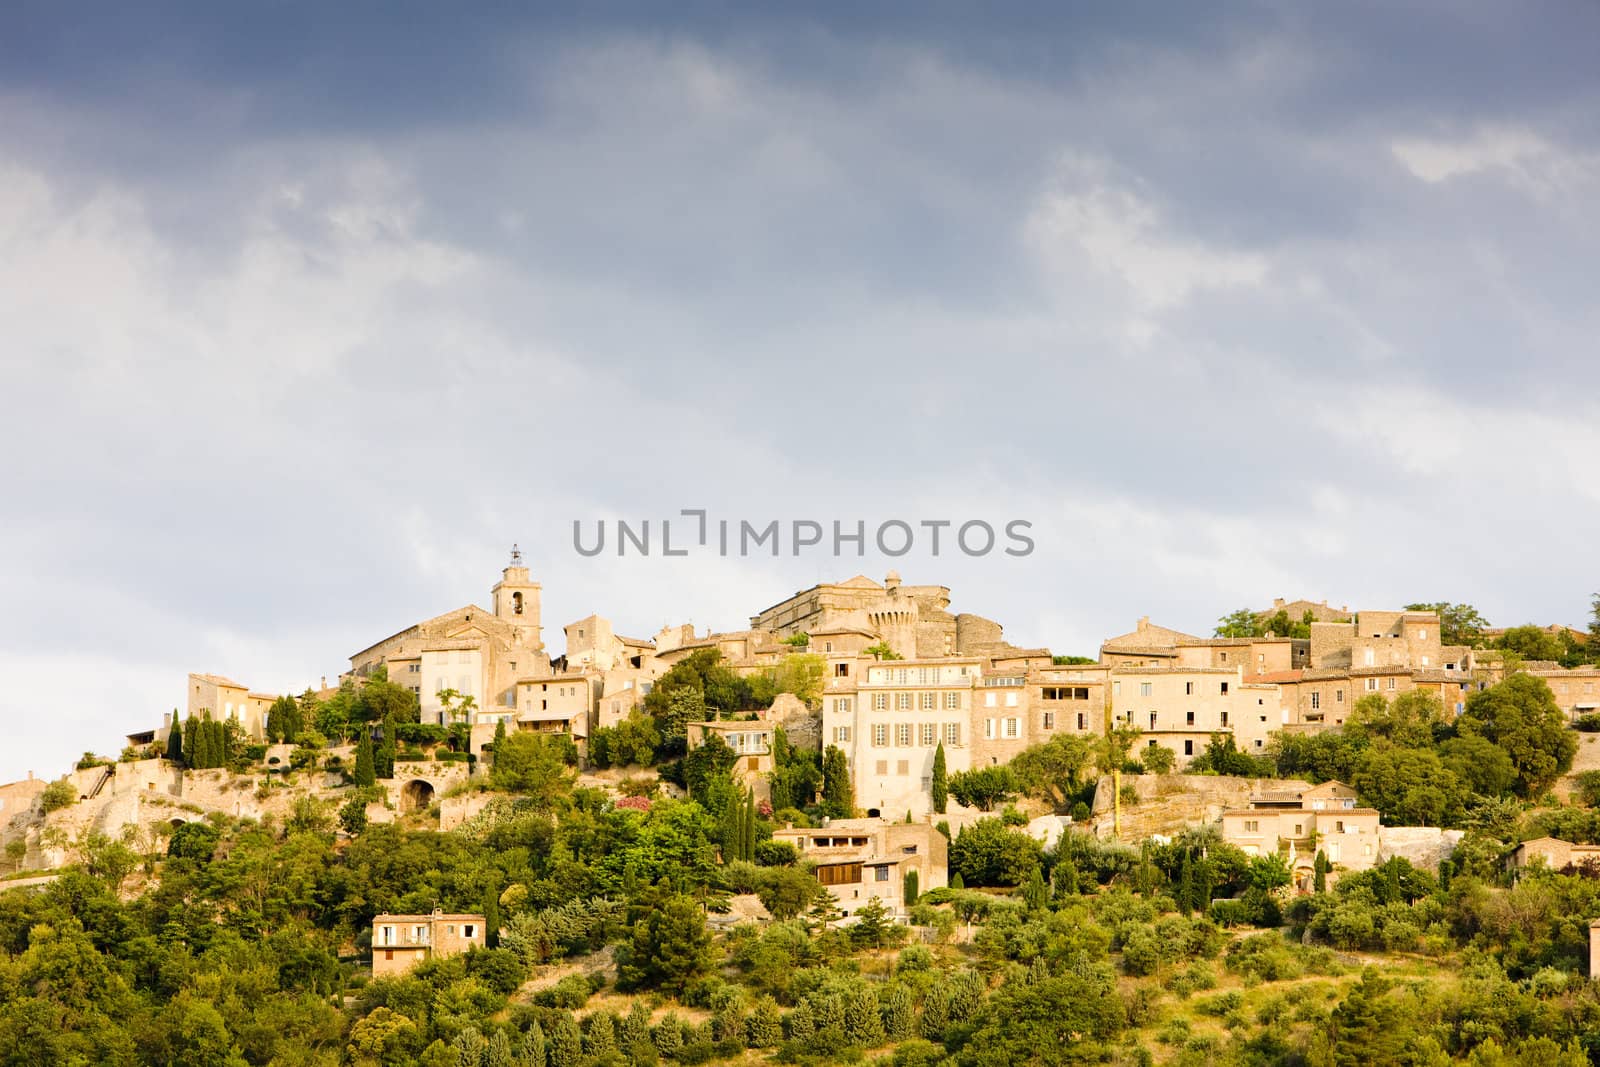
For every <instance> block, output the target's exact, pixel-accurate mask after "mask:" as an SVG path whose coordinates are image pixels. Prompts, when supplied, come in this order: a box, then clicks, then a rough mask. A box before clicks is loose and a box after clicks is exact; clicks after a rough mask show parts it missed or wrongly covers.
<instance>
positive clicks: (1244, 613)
mask: <svg viewBox="0 0 1600 1067" xmlns="http://www.w3.org/2000/svg"><path fill="white" fill-rule="evenodd" d="M1215 633H1216V636H1218V637H1260V636H1262V631H1261V629H1260V627H1259V625H1258V623H1257V621H1256V613H1255V612H1254V611H1252V610H1250V609H1249V608H1240V609H1239V610H1238V611H1234V612H1230V613H1228V614H1227V615H1224V616H1223V617H1222V618H1220V619H1218V620H1217V628H1216V630H1215Z"/></svg>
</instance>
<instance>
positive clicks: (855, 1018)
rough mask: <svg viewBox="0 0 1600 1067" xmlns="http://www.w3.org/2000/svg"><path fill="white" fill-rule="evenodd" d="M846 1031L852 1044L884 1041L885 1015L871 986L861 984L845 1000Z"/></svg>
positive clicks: (868, 1044) (870, 1045) (861, 1044)
mask: <svg viewBox="0 0 1600 1067" xmlns="http://www.w3.org/2000/svg"><path fill="white" fill-rule="evenodd" d="M876 899H877V898H873V901H869V905H870V904H871V903H873V902H875V901H876ZM865 910H866V909H865V908H863V909H862V911H865ZM852 932H853V931H852ZM844 1033H845V1037H846V1038H847V1039H848V1040H849V1041H850V1043H851V1044H852V1045H860V1046H862V1047H865V1048H872V1047H874V1046H876V1045H880V1044H882V1043H883V1036H884V1035H883V1017H882V1016H881V1015H879V1013H878V994H877V993H875V992H873V990H872V987H871V986H867V985H863V986H859V987H858V988H857V989H856V991H855V992H854V993H852V994H851V995H850V999H849V1000H847V1001H845V1005H844Z"/></svg>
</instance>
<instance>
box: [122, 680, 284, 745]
mask: <svg viewBox="0 0 1600 1067" xmlns="http://www.w3.org/2000/svg"><path fill="white" fill-rule="evenodd" d="M277 699H278V698H277V697H276V696H275V695H273V694H271V693H253V692H251V691H250V689H249V687H247V686H244V685H241V684H240V683H238V682H235V681H233V680H232V679H231V678H224V677H223V676H221V675H220V674H191V675H189V684H188V703H187V708H186V712H187V717H190V718H198V717H202V716H204V715H205V713H206V712H210V713H211V717H212V718H213V719H216V720H218V721H220V722H226V721H227V720H229V719H232V718H238V720H239V726H240V728H241V729H243V730H244V732H245V735H246V736H247V737H251V738H253V739H255V740H257V741H259V740H261V739H262V738H264V737H265V736H266V729H267V709H269V708H271V707H272V704H273V701H275V700H277ZM171 727H172V722H171V717H170V716H168V717H165V718H164V719H163V721H162V725H161V730H159V731H157V733H156V734H155V736H154V738H153V740H160V741H165V740H166V736H167V735H166V731H167V730H169V729H171Z"/></svg>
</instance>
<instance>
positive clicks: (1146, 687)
mask: <svg viewBox="0 0 1600 1067" xmlns="http://www.w3.org/2000/svg"><path fill="white" fill-rule="evenodd" d="M1154 692H1155V683H1154V682H1140V683H1139V695H1140V696H1142V697H1147V696H1149V695H1150V694H1152V693H1154Z"/></svg>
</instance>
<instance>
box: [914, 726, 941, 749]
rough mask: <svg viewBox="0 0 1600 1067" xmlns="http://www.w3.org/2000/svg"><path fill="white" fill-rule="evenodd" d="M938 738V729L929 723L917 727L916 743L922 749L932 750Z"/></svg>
mask: <svg viewBox="0 0 1600 1067" xmlns="http://www.w3.org/2000/svg"><path fill="white" fill-rule="evenodd" d="M938 736H939V728H938V727H937V726H935V725H933V723H931V722H925V723H923V724H922V725H921V726H919V727H917V741H918V743H920V744H921V745H922V747H923V748H932V747H933V743H934V741H935V740H937V738H938Z"/></svg>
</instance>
